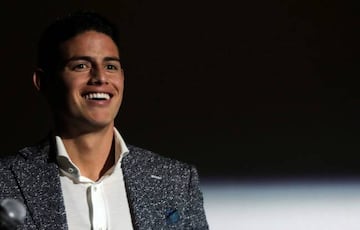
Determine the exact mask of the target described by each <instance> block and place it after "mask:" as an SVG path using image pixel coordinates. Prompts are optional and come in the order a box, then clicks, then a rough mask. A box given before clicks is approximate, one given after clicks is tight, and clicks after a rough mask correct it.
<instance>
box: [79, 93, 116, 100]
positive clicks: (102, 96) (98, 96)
mask: <svg viewBox="0 0 360 230" xmlns="http://www.w3.org/2000/svg"><path fill="white" fill-rule="evenodd" d="M83 97H84V98H85V99H86V100H109V99H110V98H111V94H109V93H87V94H85V95H84V96H83Z"/></svg>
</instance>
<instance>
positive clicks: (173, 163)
mask: <svg viewBox="0 0 360 230" xmlns="http://www.w3.org/2000/svg"><path fill="white" fill-rule="evenodd" d="M128 149H129V158H132V159H133V160H136V161H137V162H138V163H139V162H141V163H144V164H146V165H154V166H158V167H162V168H180V169H187V170H188V169H191V168H192V167H194V166H193V165H191V164H189V163H187V162H184V161H181V160H178V159H175V158H171V157H168V156H164V155H161V154H159V153H155V152H153V151H151V150H147V149H144V148H141V147H138V146H133V145H128Z"/></svg>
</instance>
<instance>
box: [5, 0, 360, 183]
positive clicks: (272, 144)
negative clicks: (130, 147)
mask: <svg viewBox="0 0 360 230" xmlns="http://www.w3.org/2000/svg"><path fill="white" fill-rule="evenodd" d="M59 2H60V1H59ZM24 4H25V2H24V1H9V2H7V3H5V5H4V4H2V6H1V7H0V28H1V36H0V39H1V40H0V46H1V49H0V50H1V55H0V61H1V62H0V63H1V74H2V76H1V81H2V82H1V83H2V84H1V98H2V103H1V105H2V106H1V107H2V108H1V114H2V115H1V118H2V119H1V120H2V122H1V127H2V128H1V133H2V135H1V140H2V141H1V143H2V144H1V149H2V150H1V152H2V153H3V154H8V153H13V152H15V150H17V149H18V148H21V147H23V146H25V145H28V144H31V143H33V142H35V141H37V140H39V139H40V138H41V137H42V136H44V135H45V134H46V133H47V131H48V124H49V121H48V114H47V110H46V109H45V108H44V106H46V104H45V102H44V100H43V99H42V98H41V97H40V96H39V95H38V94H37V93H36V91H35V89H34V88H33V86H32V71H33V69H34V67H35V62H36V61H35V56H36V43H37V39H38V38H39V35H40V32H41V31H42V30H43V29H44V28H45V26H46V25H47V24H48V23H49V22H50V21H52V20H53V19H54V18H55V17H57V16H60V15H62V14H64V13H66V12H69V11H72V10H75V9H77V8H86V9H95V10H97V11H98V12H100V13H102V14H104V15H105V16H107V17H108V18H109V19H111V20H113V21H114V22H115V23H117V24H118V25H119V28H121V31H123V32H124V35H123V37H122V42H123V44H124V47H125V48H124V50H123V52H122V57H123V58H124V66H125V74H126V80H125V84H126V86H125V87H126V89H125V95H124V102H123V105H122V108H121V112H120V114H119V117H118V119H117V122H116V123H117V127H118V128H119V130H120V132H121V133H122V135H123V136H124V138H125V140H126V141H127V142H129V143H131V144H134V145H137V146H141V147H144V148H147V149H150V150H153V151H155V152H158V153H161V154H163V155H167V156H171V157H175V158H178V159H180V160H183V161H187V162H189V163H192V164H195V165H196V166H197V167H198V169H199V171H200V174H201V175H202V176H203V177H207V176H209V177H216V176H225V177H229V178H232V177H235V178H236V177H237V178H239V177H242V176H257V175H262V176H264V175H265V176H271V175H279V176H297V175H310V176H317V175H327V176H329V175H352V176H354V175H357V174H359V173H360V170H359V169H360V167H359V163H360V154H359V153H360V141H359V135H360V133H359V131H360V129H359V128H360V122H359V121H360V120H359V119H360V117H359V114H360V113H359V112H360V109H359V108H360V96H359V95H360V93H359V90H358V88H359V82H360V80H358V78H359V67H358V60H355V55H356V56H359V55H358V42H359V39H358V38H359V37H358V34H357V33H356V32H358V29H359V20H358V17H357V16H355V12H357V13H358V12H359V8H357V7H356V5H355V1H354V2H347V1H340V0H339V1H317V0H301V1H300V0H298V1H297V0H286V1H269V0H258V1H223V0H222V1H220V0H216V1H205V0H198V1H195V0H181V1H166V0H152V1H149V0H148V1H146V0H143V1H140V0H138V1H134V0H132V1H131V0H128V1H79V0H78V1H61V3H56V1H55V2H52V1H48V2H47V1H46V2H45V1H44V2H39V1H38V2H36V1H32V2H31V3H26V4H25V5H24ZM28 4H30V5H28Z"/></svg>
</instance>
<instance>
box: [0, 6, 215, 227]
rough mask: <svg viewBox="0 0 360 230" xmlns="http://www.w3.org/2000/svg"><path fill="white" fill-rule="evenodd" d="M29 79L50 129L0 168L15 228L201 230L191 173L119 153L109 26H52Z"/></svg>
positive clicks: (72, 18)
mask: <svg viewBox="0 0 360 230" xmlns="http://www.w3.org/2000/svg"><path fill="white" fill-rule="evenodd" d="M33 79H34V85H35V87H36V88H37V89H38V91H39V92H40V93H41V94H42V95H43V96H44V97H45V98H46V99H47V101H48V103H49V105H50V108H51V111H52V114H53V118H54V127H53V129H52V132H51V133H50V134H49V136H48V137H46V138H45V139H44V140H43V141H41V142H40V143H39V144H37V145H34V146H30V147H26V148H24V149H22V150H20V151H19V152H18V153H17V154H14V155H11V156H9V157H7V158H4V159H1V161H0V178H1V181H0V199H1V200H3V199H6V198H14V199H17V200H20V201H22V202H23V203H24V204H25V206H26V211H27V212H26V218H25V220H24V223H23V224H22V225H20V226H19V229H47V230H48V229H76V230H80V229H99V230H100V229H103V230H104V229H208V224H207V221H206V217H205V212H204V208H203V198H202V194H201V191H200V189H199V179H198V174H197V171H196V169H195V168H194V167H193V166H191V165H188V164H186V163H182V162H179V161H177V160H174V159H169V158H165V157H162V156H160V155H158V154H155V153H153V152H150V151H148V150H144V149H141V148H138V147H134V146H130V145H127V144H126V143H125V141H124V140H123V138H122V137H121V135H120V133H119V131H118V130H117V129H116V127H115V126H114V119H115V117H116V115H117V113H118V110H119V108H120V105H121V102H122V99H123V89H124V72H123V69H122V66H121V61H120V50H119V44H118V35H117V33H116V29H115V27H114V26H113V25H112V24H111V23H109V22H108V21H107V20H106V19H104V18H103V17H102V16H100V15H98V14H96V13H93V12H76V13H74V14H70V15H67V16H65V17H63V18H60V19H58V20H57V21H55V22H54V23H53V24H51V25H50V26H49V27H48V28H47V29H46V30H45V32H44V33H43V35H42V37H41V39H40V42H39V49H38V68H37V69H36V71H35V73H34V76H33Z"/></svg>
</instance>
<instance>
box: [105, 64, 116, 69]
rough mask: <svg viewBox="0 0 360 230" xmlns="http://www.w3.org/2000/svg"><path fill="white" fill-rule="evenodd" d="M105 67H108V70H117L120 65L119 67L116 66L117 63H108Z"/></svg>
mask: <svg viewBox="0 0 360 230" xmlns="http://www.w3.org/2000/svg"><path fill="white" fill-rule="evenodd" d="M105 68H106V69H108V70H117V69H118V67H117V66H115V65H111V64H109V65H106V66H105Z"/></svg>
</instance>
